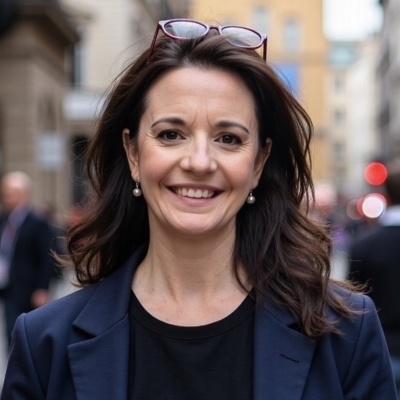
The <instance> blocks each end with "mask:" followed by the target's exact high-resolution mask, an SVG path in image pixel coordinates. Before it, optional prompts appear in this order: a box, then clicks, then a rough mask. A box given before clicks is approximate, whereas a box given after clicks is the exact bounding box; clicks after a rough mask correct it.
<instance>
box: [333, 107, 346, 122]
mask: <svg viewBox="0 0 400 400" xmlns="http://www.w3.org/2000/svg"><path fill="white" fill-rule="evenodd" d="M345 120H346V111H345V110H344V109H343V108H336V109H335V110H334V112H333V121H334V124H335V125H336V126H342V125H343V124H344V123H345Z"/></svg>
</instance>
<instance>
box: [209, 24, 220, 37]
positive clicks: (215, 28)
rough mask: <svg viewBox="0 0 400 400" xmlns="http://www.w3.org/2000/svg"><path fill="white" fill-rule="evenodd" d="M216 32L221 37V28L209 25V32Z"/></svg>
mask: <svg viewBox="0 0 400 400" xmlns="http://www.w3.org/2000/svg"><path fill="white" fill-rule="evenodd" d="M213 29H214V30H216V31H217V32H218V33H219V34H220V35H221V34H222V33H221V26H220V25H208V31H209V32H210V31H211V30H213Z"/></svg>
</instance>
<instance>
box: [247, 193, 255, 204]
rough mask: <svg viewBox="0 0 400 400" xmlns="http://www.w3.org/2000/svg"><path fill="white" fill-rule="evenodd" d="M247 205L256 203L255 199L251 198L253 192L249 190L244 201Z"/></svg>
mask: <svg viewBox="0 0 400 400" xmlns="http://www.w3.org/2000/svg"><path fill="white" fill-rule="evenodd" d="M246 202H247V204H254V203H255V202H256V198H255V197H254V196H253V191H252V190H251V191H250V193H249V195H248V196H247V200H246Z"/></svg>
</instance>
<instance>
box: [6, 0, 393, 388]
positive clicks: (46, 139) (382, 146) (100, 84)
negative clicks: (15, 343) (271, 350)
mask: <svg viewBox="0 0 400 400" xmlns="http://www.w3.org/2000/svg"><path fill="white" fill-rule="evenodd" d="M175 17H186V18H193V19H198V20H200V21H204V22H208V23H217V24H221V25H223V24H239V25H244V26H249V27H252V28H254V29H256V30H258V31H260V32H265V33H267V35H268V56H267V59H268V60H267V62H268V63H269V64H270V65H271V66H272V67H273V68H274V69H275V70H276V71H277V73H278V74H279V76H280V77H281V79H282V80H283V81H284V82H285V83H286V85H287V86H288V87H289V89H290V90H291V91H292V92H293V93H294V94H295V95H296V97H297V98H298V100H299V101H300V103H301V104H302V105H303V106H304V107H305V108H306V110H307V111H308V113H309V114H310V116H311V118H312V120H313V122H314V127H315V136H314V139H313V148H312V152H313V153H312V154H313V160H312V161H313V167H312V171H313V176H314V180H315V191H316V203H315V205H314V207H313V212H314V213H315V216H316V217H317V218H320V219H322V220H324V221H326V222H327V223H329V224H330V226H331V232H332V238H333V240H334V244H335V248H334V253H333V257H332V263H333V264H332V265H333V272H332V274H333V276H334V277H336V278H338V279H343V278H345V277H346V268H347V258H346V255H347V253H346V251H347V249H348V247H349V245H350V243H351V241H352V240H353V238H354V237H355V236H356V235H357V233H358V232H359V231H360V230H363V229H365V227H367V226H370V225H373V224H374V223H375V222H376V220H377V218H378V217H379V216H380V215H381V213H382V212H383V211H384V209H385V207H386V202H385V197H384V195H383V192H382V184H383V182H384V180H385V177H386V166H387V165H388V164H389V163H393V162H395V161H396V160H397V159H399V158H400V41H399V40H398V38H399V37H400V0H380V1H378V0H324V1H323V0H302V1H301V2H299V1H278V0H257V1H256V0H235V1H232V0H218V1H215V0H190V1H189V0H170V1H167V0H165V1H163V0H113V1H99V0H58V1H57V0H0V176H2V175H4V174H5V173H7V172H9V171H13V170H18V171H23V172H26V173H28V174H29V175H30V177H31V178H32V180H33V182H34V190H33V202H34V205H35V207H36V208H37V209H38V210H40V211H41V212H43V213H46V215H47V216H48V218H49V219H50V220H51V223H52V225H53V226H54V227H57V228H60V229H61V230H62V229H64V228H65V227H67V226H69V225H70V224H71V223H73V221H72V220H73V219H74V218H75V217H76V210H77V209H79V204H81V202H82V201H83V199H84V196H85V192H86V182H85V177H84V174H83V171H82V156H83V154H84V152H85V148H86V146H87V143H88V141H90V138H91V136H92V134H93V131H94V123H95V120H96V116H97V115H98V113H99V110H101V107H102V105H103V102H104V92H105V90H106V88H107V87H108V86H109V85H110V83H111V82H112V80H113V79H114V78H115V77H116V76H117V75H118V73H119V72H120V71H121V70H122V69H123V68H124V66H126V65H127V62H129V60H131V59H132V58H133V57H135V56H136V54H138V53H139V52H140V51H141V50H143V49H144V48H145V47H146V46H147V45H148V44H149V43H150V41H151V39H152V36H153V33H154V30H155V27H156V24H157V22H158V21H159V20H164V19H169V18H175ZM115 134H116V135H120V134H121V132H115ZM57 285H59V286H58V287H57V288H56V289H55V290H54V292H53V297H54V298H55V297H59V296H61V295H63V294H64V293H66V292H68V291H70V290H71V286H70V284H69V283H68V282H67V281H65V282H58V283H57ZM1 312H3V311H2V310H1ZM1 317H2V315H0V334H3V331H4V329H3V328H2V325H1V324H3V319H2V318H1ZM0 337H1V336H0ZM3 342H4V341H3V340H0V377H1V379H0V383H1V380H2V377H3V373H4V360H5V358H6V354H7V350H6V344H5V342H4V343H3Z"/></svg>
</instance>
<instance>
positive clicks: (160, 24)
mask: <svg viewBox="0 0 400 400" xmlns="http://www.w3.org/2000/svg"><path fill="white" fill-rule="evenodd" d="M180 21H181V22H193V23H194V24H197V25H200V26H203V27H204V28H205V31H204V33H202V34H201V35H199V36H195V37H193V38H184V37H180V36H174V35H172V34H171V33H169V32H168V31H167V30H166V29H165V26H166V25H167V24H169V23H171V22H180ZM225 28H239V29H244V30H246V31H250V32H253V33H255V34H256V35H258V36H259V37H260V44H258V45H257V46H238V45H236V44H234V43H231V42H229V41H228V42H229V43H231V44H232V46H236V47H240V48H241V49H245V50H256V49H259V48H260V47H262V48H263V52H262V58H263V60H264V61H267V41H268V38H267V35H266V34H265V33H260V32H258V31H256V30H254V29H251V28H247V27H245V26H239V25H209V24H205V23H204V22H200V21H196V20H194V19H187V18H175V19H167V20H164V21H158V25H157V28H156V31H155V32H154V36H153V40H152V42H151V46H150V51H149V56H148V58H147V61H148V62H149V61H150V58H151V56H152V54H153V51H154V46H155V44H156V41H157V37H158V33H159V31H160V29H161V30H162V32H163V34H164V35H165V36H167V37H169V38H170V39H173V40H186V39H201V38H203V37H205V36H207V34H208V33H209V32H210V30H211V29H215V30H216V31H218V33H219V34H220V35H221V36H226V35H224V34H223V30H224V29H225Z"/></svg>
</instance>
